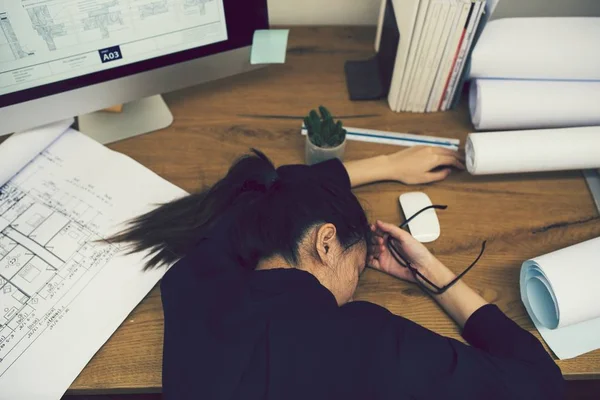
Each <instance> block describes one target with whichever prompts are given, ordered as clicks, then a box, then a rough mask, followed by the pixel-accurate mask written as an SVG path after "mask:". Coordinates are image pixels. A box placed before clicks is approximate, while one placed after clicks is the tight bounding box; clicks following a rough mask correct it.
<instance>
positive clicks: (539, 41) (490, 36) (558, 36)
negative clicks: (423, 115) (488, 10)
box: [470, 17, 600, 80]
mask: <svg viewBox="0 0 600 400" xmlns="http://www.w3.org/2000/svg"><path fill="white" fill-rule="evenodd" d="M599 37H600V18H592V17H589V18H588V17H586V18H505V19H498V20H495V21H492V22H490V23H488V24H487V26H486V27H485V30H484V31H483V33H482V34H481V37H480V38H479V41H478V42H477V45H476V46H475V48H474V49H473V53H472V56H471V72H470V76H471V78H504V79H554V80H557V79H568V80H600V51H599V50H598V49H599V47H598V38H599Z"/></svg>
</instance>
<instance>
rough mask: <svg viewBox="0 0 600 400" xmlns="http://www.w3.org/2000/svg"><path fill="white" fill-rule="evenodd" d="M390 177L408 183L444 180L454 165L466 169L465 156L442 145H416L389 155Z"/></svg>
mask: <svg viewBox="0 0 600 400" xmlns="http://www.w3.org/2000/svg"><path fill="white" fill-rule="evenodd" d="M387 157H388V159H389V167H388V168H389V173H390V179H392V180H397V181H400V182H403V183H405V184H407V185H416V184H421V183H430V182H437V181H441V180H444V179H446V178H447V177H448V175H450V172H451V171H452V167H454V168H457V169H459V170H464V169H465V165H464V158H463V157H462V156H461V155H460V154H459V153H458V152H457V151H454V150H450V149H445V148H442V147H430V146H415V147H411V148H408V149H406V150H401V151H398V152H396V153H394V154H390V155H388V156H387Z"/></svg>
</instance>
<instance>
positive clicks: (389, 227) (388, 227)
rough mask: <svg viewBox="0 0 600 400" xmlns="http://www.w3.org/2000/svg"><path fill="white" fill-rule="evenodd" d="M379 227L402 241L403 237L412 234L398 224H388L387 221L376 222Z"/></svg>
mask: <svg viewBox="0 0 600 400" xmlns="http://www.w3.org/2000/svg"><path fill="white" fill-rule="evenodd" d="M376 226H377V229H379V230H380V231H382V232H384V233H387V234H389V235H390V236H392V237H393V238H394V239H396V240H399V241H402V239H403V238H406V235H408V236H410V233H408V232H406V231H404V230H402V229H401V228H399V227H398V226H396V225H393V224H388V223H387V222H383V221H379V220H378V221H377V223H376Z"/></svg>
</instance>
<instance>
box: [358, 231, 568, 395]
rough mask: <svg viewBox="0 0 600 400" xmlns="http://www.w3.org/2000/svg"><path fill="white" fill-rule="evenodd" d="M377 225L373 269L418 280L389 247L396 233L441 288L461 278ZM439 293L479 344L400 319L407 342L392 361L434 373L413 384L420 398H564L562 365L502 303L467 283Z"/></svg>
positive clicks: (404, 237)
mask: <svg viewBox="0 0 600 400" xmlns="http://www.w3.org/2000/svg"><path fill="white" fill-rule="evenodd" d="M372 229H373V231H374V237H373V243H372V246H371V248H370V256H369V265H370V266H371V267H373V268H376V269H379V270H381V271H383V272H386V273H388V274H390V275H393V276H396V277H398V278H401V279H405V280H409V281H413V282H414V281H415V277H414V276H413V275H412V273H411V272H410V271H409V270H408V269H407V268H404V267H403V266H401V265H400V264H398V263H397V262H396V261H395V259H394V258H393V256H392V255H391V254H390V252H389V250H388V249H387V246H386V244H385V240H386V238H387V236H388V235H389V236H391V237H392V238H393V239H394V240H395V243H396V245H397V248H398V250H399V251H400V252H401V253H402V255H403V257H404V258H405V259H406V260H407V261H409V262H410V263H411V265H412V266H413V267H414V268H416V269H417V270H419V272H420V273H421V274H423V275H424V276H426V277H427V279H429V280H431V281H432V282H433V283H434V284H435V285H437V286H444V285H446V284H448V283H449V282H450V281H452V280H453V279H454V277H455V275H454V273H453V272H452V271H450V270H449V269H448V268H447V267H446V266H445V265H444V264H443V263H441V262H440V261H439V260H437V259H436V258H435V257H434V256H433V255H432V254H431V253H430V252H429V251H428V250H427V248H426V247H425V246H423V245H422V244H421V243H419V242H418V241H416V240H415V239H414V238H413V237H412V236H411V235H410V234H409V233H408V232H406V231H404V230H402V229H400V228H398V227H397V226H395V225H391V224H386V223H383V222H381V221H377V224H376V225H375V226H373V227H372ZM433 298H434V299H435V300H436V301H437V302H438V304H439V305H440V306H441V307H442V308H443V309H444V310H445V311H446V312H447V313H448V314H449V315H450V316H451V317H452V319H454V321H456V323H457V324H458V325H459V326H460V327H461V328H462V336H463V337H464V338H465V339H466V340H467V342H468V343H469V344H470V345H471V346H472V347H468V346H465V345H464V344H462V343H460V342H457V341H455V340H452V339H449V338H444V337H441V336H439V335H436V334H434V333H432V332H430V331H428V330H426V329H424V328H422V327H420V326H418V325H416V324H411V323H409V322H408V321H404V322H402V323H400V321H398V324H397V327H396V328H397V329H396V330H397V335H396V337H398V338H399V339H398V340H401V341H402V343H400V344H395V345H394V346H396V347H399V348H403V349H405V351H404V353H403V354H402V357H400V358H399V359H398V360H396V361H391V363H392V364H393V363H394V362H395V363H397V366H398V368H399V369H400V370H404V369H408V370H410V371H411V372H412V375H411V376H428V377H429V378H426V379H423V380H421V381H419V380H417V379H414V380H412V381H411V385H414V387H415V390H416V392H417V393H418V394H419V396H417V397H422V398H429V396H428V395H424V392H425V393H429V395H430V396H431V398H446V397H451V398H461V399H463V398H464V399H467V398H477V399H479V398H499V399H500V398H502V399H503V398H511V399H527V400H531V399H544V400H549V399H560V398H562V396H563V390H564V387H563V379H562V376H561V372H560V369H559V368H558V366H557V365H556V364H555V363H554V362H553V361H552V358H551V357H550V356H549V354H548V353H547V352H546V350H545V349H544V347H543V346H542V345H541V343H540V342H539V341H538V340H537V339H536V338H535V337H534V336H533V335H531V334H530V333H529V332H527V331H525V330H524V329H522V328H520V327H519V326H518V325H517V324H516V323H515V322H514V321H512V320H511V319H510V318H508V317H506V315H504V314H503V313H502V312H501V311H500V309H499V308H498V307H496V306H495V305H492V304H488V302H487V301H485V300H484V299H483V298H482V297H481V296H479V295H478V294H477V293H476V292H475V291H474V290H472V289H471V288H469V287H468V286H467V284H466V283H464V282H462V281H458V282H457V283H456V284H455V285H454V286H452V287H451V288H450V289H448V290H447V291H446V292H445V293H443V294H441V295H434V296H433ZM436 378H437V379H436ZM434 382H435V384H433V385H432V384H431V383H434Z"/></svg>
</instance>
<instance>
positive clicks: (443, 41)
mask: <svg viewBox="0 0 600 400" xmlns="http://www.w3.org/2000/svg"><path fill="white" fill-rule="evenodd" d="M445 9H446V12H445V13H444V14H445V17H444V20H445V21H444V26H443V28H442V32H441V34H440V36H439V38H438V41H437V47H436V49H435V53H434V54H433V55H432V57H433V59H432V62H431V64H430V66H429V69H428V72H427V76H426V80H425V86H424V88H423V90H422V91H421V96H420V99H419V112H426V111H427V105H428V104H429V99H430V98H431V93H432V91H433V86H434V84H435V77H436V76H437V74H438V72H439V70H440V67H441V62H442V56H443V54H444V50H445V48H446V45H447V44H448V40H449V35H450V28H451V27H452V26H453V25H454V20H455V18H454V17H455V15H456V1H455V0H448V2H447V4H446V5H445Z"/></svg>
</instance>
